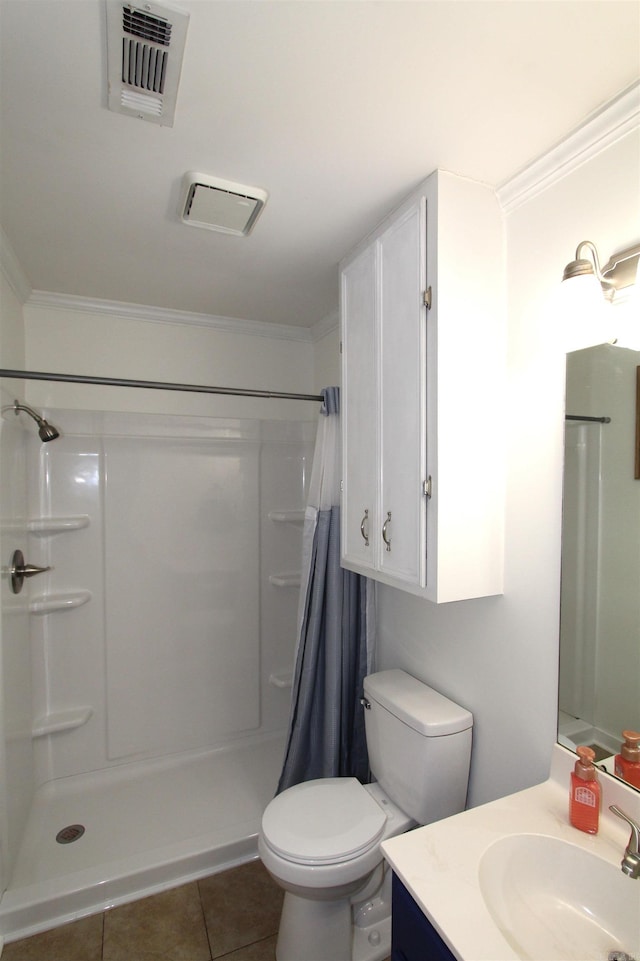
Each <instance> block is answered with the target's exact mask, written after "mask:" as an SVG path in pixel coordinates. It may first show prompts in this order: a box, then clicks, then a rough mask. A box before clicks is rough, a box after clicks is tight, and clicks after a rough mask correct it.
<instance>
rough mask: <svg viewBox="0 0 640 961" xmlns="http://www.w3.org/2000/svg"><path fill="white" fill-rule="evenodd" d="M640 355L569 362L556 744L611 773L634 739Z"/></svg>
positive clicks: (638, 713) (580, 355)
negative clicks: (585, 754) (628, 737)
mask: <svg viewBox="0 0 640 961" xmlns="http://www.w3.org/2000/svg"><path fill="white" fill-rule="evenodd" d="M639 368H640V351H636V350H629V349H626V348H621V347H615V346H612V345H610V344H603V345H601V346H599V347H591V348H589V349H587V350H578V351H574V352H573V353H571V354H567V392H566V414H567V420H566V425H565V471H564V495H563V515H562V589H561V606H560V684H559V687H560V689H559V701H558V704H559V717H558V740H559V742H560V743H561V744H564V745H565V747H568V748H570V749H571V750H575V747H576V746H577V745H578V744H588V745H589V746H590V747H593V749H594V750H595V751H596V763H598V764H600V765H603V766H604V767H605V768H606V770H607V771H609V772H610V773H613V772H614V761H613V757H614V755H615V754H617V753H619V751H620V743H621V741H622V731H623V730H632V731H640V479H636V458H637V447H638V442H639V432H640V427H639V426H638V425H639V423H640V412H639V411H638V409H637V406H638V386H637V385H638V383H639V380H638V378H639V377H640V374H639Z"/></svg>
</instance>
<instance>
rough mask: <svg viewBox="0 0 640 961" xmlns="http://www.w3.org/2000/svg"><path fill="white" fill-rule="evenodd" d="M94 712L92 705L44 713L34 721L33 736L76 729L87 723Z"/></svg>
mask: <svg viewBox="0 0 640 961" xmlns="http://www.w3.org/2000/svg"><path fill="white" fill-rule="evenodd" d="M92 714H93V708H92V707H73V708H71V709H70V710H68V711H55V712H54V713H52V714H43V716H42V717H39V718H37V719H36V720H35V721H34V724H33V730H32V732H31V733H32V736H33V737H44V736H45V735H46V734H58V732H59V731H74V730H75V729H76V728H77V727H82V725H83V724H86V723H87V721H88V720H89V718H90V717H91V715H92Z"/></svg>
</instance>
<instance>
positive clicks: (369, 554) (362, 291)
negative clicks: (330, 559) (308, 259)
mask: <svg viewBox="0 0 640 961" xmlns="http://www.w3.org/2000/svg"><path fill="white" fill-rule="evenodd" d="M376 257H377V253H376V246H375V244H372V245H371V246H369V247H367V248H366V249H365V250H364V251H363V252H362V253H361V254H359V256H358V257H357V258H356V259H355V260H353V261H352V262H351V263H350V264H349V265H348V266H347V267H346V268H345V269H344V271H343V274H342V290H341V299H342V304H341V307H342V361H343V364H342V403H341V412H342V457H343V464H342V477H343V490H342V556H343V562H344V563H345V566H347V567H349V566H351V565H354V566H355V567H356V568H366V569H372V568H373V566H374V564H375V555H376V543H377V537H378V531H379V524H378V520H377V515H378V506H377V477H378V428H377V421H378V396H377V389H376V384H377V372H376V367H377V349H376V326H377V325H376Z"/></svg>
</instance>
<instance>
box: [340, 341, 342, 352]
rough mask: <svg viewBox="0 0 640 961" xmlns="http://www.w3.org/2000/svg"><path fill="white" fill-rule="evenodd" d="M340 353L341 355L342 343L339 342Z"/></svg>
mask: <svg viewBox="0 0 640 961" xmlns="http://www.w3.org/2000/svg"><path fill="white" fill-rule="evenodd" d="M340 353H342V341H340Z"/></svg>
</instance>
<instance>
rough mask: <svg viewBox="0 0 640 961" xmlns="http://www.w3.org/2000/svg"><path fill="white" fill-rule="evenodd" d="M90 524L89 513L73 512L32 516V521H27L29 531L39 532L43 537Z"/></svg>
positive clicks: (75, 529)
mask: <svg viewBox="0 0 640 961" xmlns="http://www.w3.org/2000/svg"><path fill="white" fill-rule="evenodd" d="M88 526H89V515H88V514H73V515H69V516H67V517H32V518H31V520H30V521H27V530H28V531H29V533H30V534H39V535H40V536H41V537H47V536H49V535H51V534H60V533H62V532H64V531H78V530H80V529H81V528H82V527H88Z"/></svg>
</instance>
